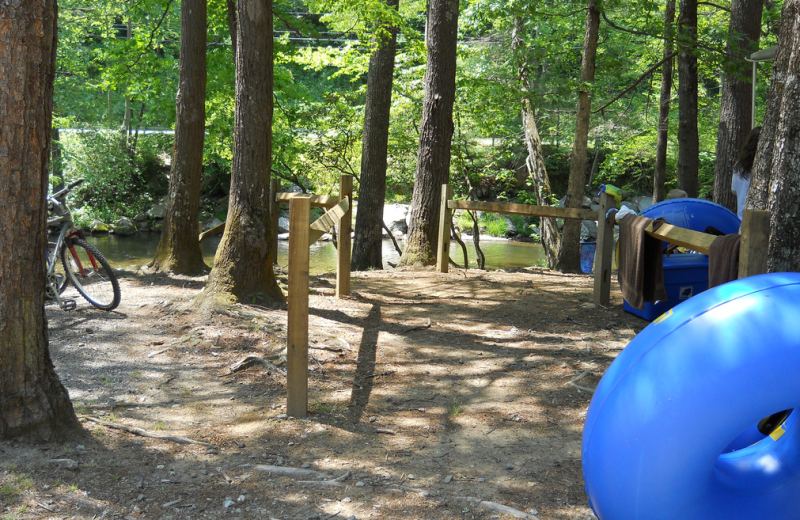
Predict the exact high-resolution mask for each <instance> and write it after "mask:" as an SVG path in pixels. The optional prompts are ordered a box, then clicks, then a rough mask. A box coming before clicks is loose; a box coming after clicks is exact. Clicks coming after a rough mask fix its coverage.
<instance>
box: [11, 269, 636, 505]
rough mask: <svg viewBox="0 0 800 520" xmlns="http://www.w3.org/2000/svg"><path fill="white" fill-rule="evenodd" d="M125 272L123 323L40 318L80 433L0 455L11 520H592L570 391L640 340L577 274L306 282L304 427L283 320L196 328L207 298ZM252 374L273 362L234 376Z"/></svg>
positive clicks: (415, 275) (80, 315)
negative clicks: (196, 307) (198, 301)
mask: <svg viewBox="0 0 800 520" xmlns="http://www.w3.org/2000/svg"><path fill="white" fill-rule="evenodd" d="M122 274H123V277H122V278H121V283H122V303H121V305H120V307H119V308H118V309H117V310H116V311H114V312H111V313H105V312H101V311H96V310H94V309H93V308H91V307H90V306H89V305H88V304H87V303H86V302H84V301H82V300H78V309H77V310H75V311H70V312H65V311H61V310H60V309H58V308H57V307H55V306H48V307H47V314H48V320H49V326H50V341H51V346H50V348H51V354H52V358H53V362H54V364H55V367H56V371H57V373H58V374H59V376H60V377H61V379H62V381H63V382H64V384H65V386H66V387H67V388H68V389H69V392H70V395H71V398H72V400H73V403H74V406H75V409H76V412H77V413H78V414H79V416H80V417H81V420H82V421H83V424H84V428H85V435H84V437H82V438H78V439H74V440H73V441H71V442H69V443H67V444H65V445H48V446H42V447H29V446H25V445H24V444H22V443H9V442H0V453H2V457H0V486H2V489H3V493H4V495H3V496H4V504H3V506H2V508H0V511H3V514H5V515H7V516H8V517H9V518H19V519H33V518H62V517H66V516H69V517H70V518H76V519H78V518H81V519H82V518H87V519H88V518H95V517H101V516H107V517H109V516H116V517H120V518H163V519H167V518H172V519H189V518H224V517H234V518H270V519H271V518H281V519H310V518H316V519H320V520H321V519H326V520H333V519H339V520H345V519H350V518H355V519H358V520H361V519H368V518H376V519H387V520H407V519H410V518H436V517H438V518H493V516H492V515H496V516H494V518H499V516H497V515H507V512H508V511H509V510H513V511H515V512H516V513H515V514H518V515H523V516H518V517H521V518H534V517H535V518H540V519H543V520H555V519H575V520H589V519H590V518H593V516H592V515H591V511H590V509H589V507H588V503H587V500H586V496H585V493H584V491H583V480H582V476H581V463H580V460H581V455H580V439H581V430H582V425H583V420H584V417H585V413H586V409H587V407H588V404H589V400H590V397H591V395H590V394H589V393H587V392H586V391H583V390H581V389H580V388H578V387H576V386H573V385H571V384H569V382H570V380H572V379H573V378H575V377H576V376H579V375H583V377H582V379H581V383H580V384H579V386H582V387H584V388H587V387H593V386H594V385H595V384H596V383H597V381H598V380H599V377H600V376H601V375H602V374H603V372H604V371H605V369H606V368H607V367H608V365H609V364H610V363H611V361H612V360H613V359H614V358H615V357H616V355H617V353H618V352H619V351H620V350H621V349H622V348H623V347H624V346H625V345H626V344H627V342H628V341H630V339H632V338H633V336H634V335H635V334H636V333H637V332H638V331H639V330H640V329H641V328H643V327H644V325H646V323H645V322H643V321H641V320H639V319H638V318H635V317H633V316H631V315H629V314H626V313H624V312H623V311H622V300H621V297H620V295H619V292H618V290H617V289H616V287H615V288H614V291H613V292H612V304H611V305H610V306H609V307H608V308H600V307H595V306H594V305H592V304H591V291H592V284H593V280H592V278H591V277H590V276H586V275H563V274H559V273H553V272H550V271H548V270H544V269H539V268H528V269H520V270H515V271H514V272H503V271H494V272H484V271H477V270H462V269H451V271H450V272H449V273H447V274H444V275H442V274H437V273H435V272H434V271H433V270H432V269H421V270H406V269H397V270H389V271H369V272H364V273H354V275H353V283H352V286H353V294H352V296H351V297H348V298H345V299H341V300H337V299H335V298H334V297H333V290H334V286H335V279H334V277H333V276H332V275H322V276H312V279H311V284H310V286H311V294H310V309H311V318H310V324H309V334H310V340H311V350H310V362H309V363H310V368H309V409H310V416H309V418H308V419H304V420H299V419H293V418H291V417H287V416H286V413H285V409H284V407H285V402H286V377H285V375H284V372H285V371H284V368H285V335H286V312H285V311H283V310H265V309H263V308H259V307H254V306H245V305H242V306H237V307H236V308H234V309H232V310H231V311H230V312H227V313H224V314H215V315H214V316H213V317H212V318H210V319H209V320H207V321H202V322H198V321H197V317H196V316H195V315H194V314H193V313H192V311H191V309H190V308H187V306H186V303H187V302H188V301H189V300H190V298H191V297H192V296H194V295H195V294H197V293H198V292H199V291H201V290H202V289H203V287H204V282H205V280H204V278H187V277H180V276H178V277H170V276H164V275H160V274H146V273H143V272H123V273H122ZM284 282H285V280H284ZM250 356H255V357H258V358H260V359H262V360H263V363H261V364H255V365H253V366H251V367H249V368H244V369H241V370H234V369H232V368H231V367H235V366H236V364H237V363H238V362H241V361H242V360H244V359H247V358H248V357H250ZM157 436H162V437H164V436H171V437H164V438H156V437H157ZM184 437H185V438H187V439H189V441H188V442H190V443H189V444H182V443H180V442H176V441H177V440H180V438H184ZM56 461H58V462H56ZM503 508H508V509H503ZM503 511H506V513H504V512H503ZM525 515H528V516H525ZM503 517H504V518H505V517H507V516H503Z"/></svg>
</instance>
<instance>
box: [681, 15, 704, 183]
mask: <svg viewBox="0 0 800 520" xmlns="http://www.w3.org/2000/svg"><path fill="white" fill-rule="evenodd" d="M696 45H697V0H680V15H679V16H678V51H679V52H678V188H679V189H681V190H683V191H685V192H686V193H688V194H689V196H690V197H697V177H698V172H699V168H700V139H699V137H698V134H697V56H695V54H694V50H695V47H696Z"/></svg>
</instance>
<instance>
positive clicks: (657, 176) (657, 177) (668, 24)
mask: <svg viewBox="0 0 800 520" xmlns="http://www.w3.org/2000/svg"><path fill="white" fill-rule="evenodd" d="M674 23H675V0H667V5H666V8H665V9H664V58H667V56H669V55H670V54H672V48H673V45H674V36H673V32H672V31H673V25H674ZM671 96H672V58H670V59H668V60H667V61H665V62H664V65H663V66H662V67H661V99H660V101H659V105H658V137H657V138H656V164H655V167H654V168H653V202H654V203H655V202H661V201H662V200H664V197H665V191H666V189H665V187H664V186H665V184H666V181H667V143H668V140H667V136H668V135H669V101H670V97H671Z"/></svg>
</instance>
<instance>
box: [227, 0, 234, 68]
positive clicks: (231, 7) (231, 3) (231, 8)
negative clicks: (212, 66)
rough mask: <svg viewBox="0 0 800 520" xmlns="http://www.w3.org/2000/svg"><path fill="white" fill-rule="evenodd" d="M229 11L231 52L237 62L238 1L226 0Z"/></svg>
mask: <svg viewBox="0 0 800 520" xmlns="http://www.w3.org/2000/svg"><path fill="white" fill-rule="evenodd" d="M226 7H227V11H228V31H229V32H230V33H231V51H232V52H233V60H234V62H235V61H236V0H226Z"/></svg>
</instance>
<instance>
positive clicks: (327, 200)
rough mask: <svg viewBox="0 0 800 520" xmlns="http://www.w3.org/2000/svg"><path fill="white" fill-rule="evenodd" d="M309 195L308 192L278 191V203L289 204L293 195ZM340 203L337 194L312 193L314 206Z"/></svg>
mask: <svg viewBox="0 0 800 520" xmlns="http://www.w3.org/2000/svg"><path fill="white" fill-rule="evenodd" d="M299 195H308V193H285V192H282V193H278V196H277V198H276V200H277V201H278V204H288V203H289V201H290V200H292V198H293V197H297V196H299ZM337 204H339V197H337V196H336V195H311V206H312V207H323V208H332V207H334V206H335V205H337Z"/></svg>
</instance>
